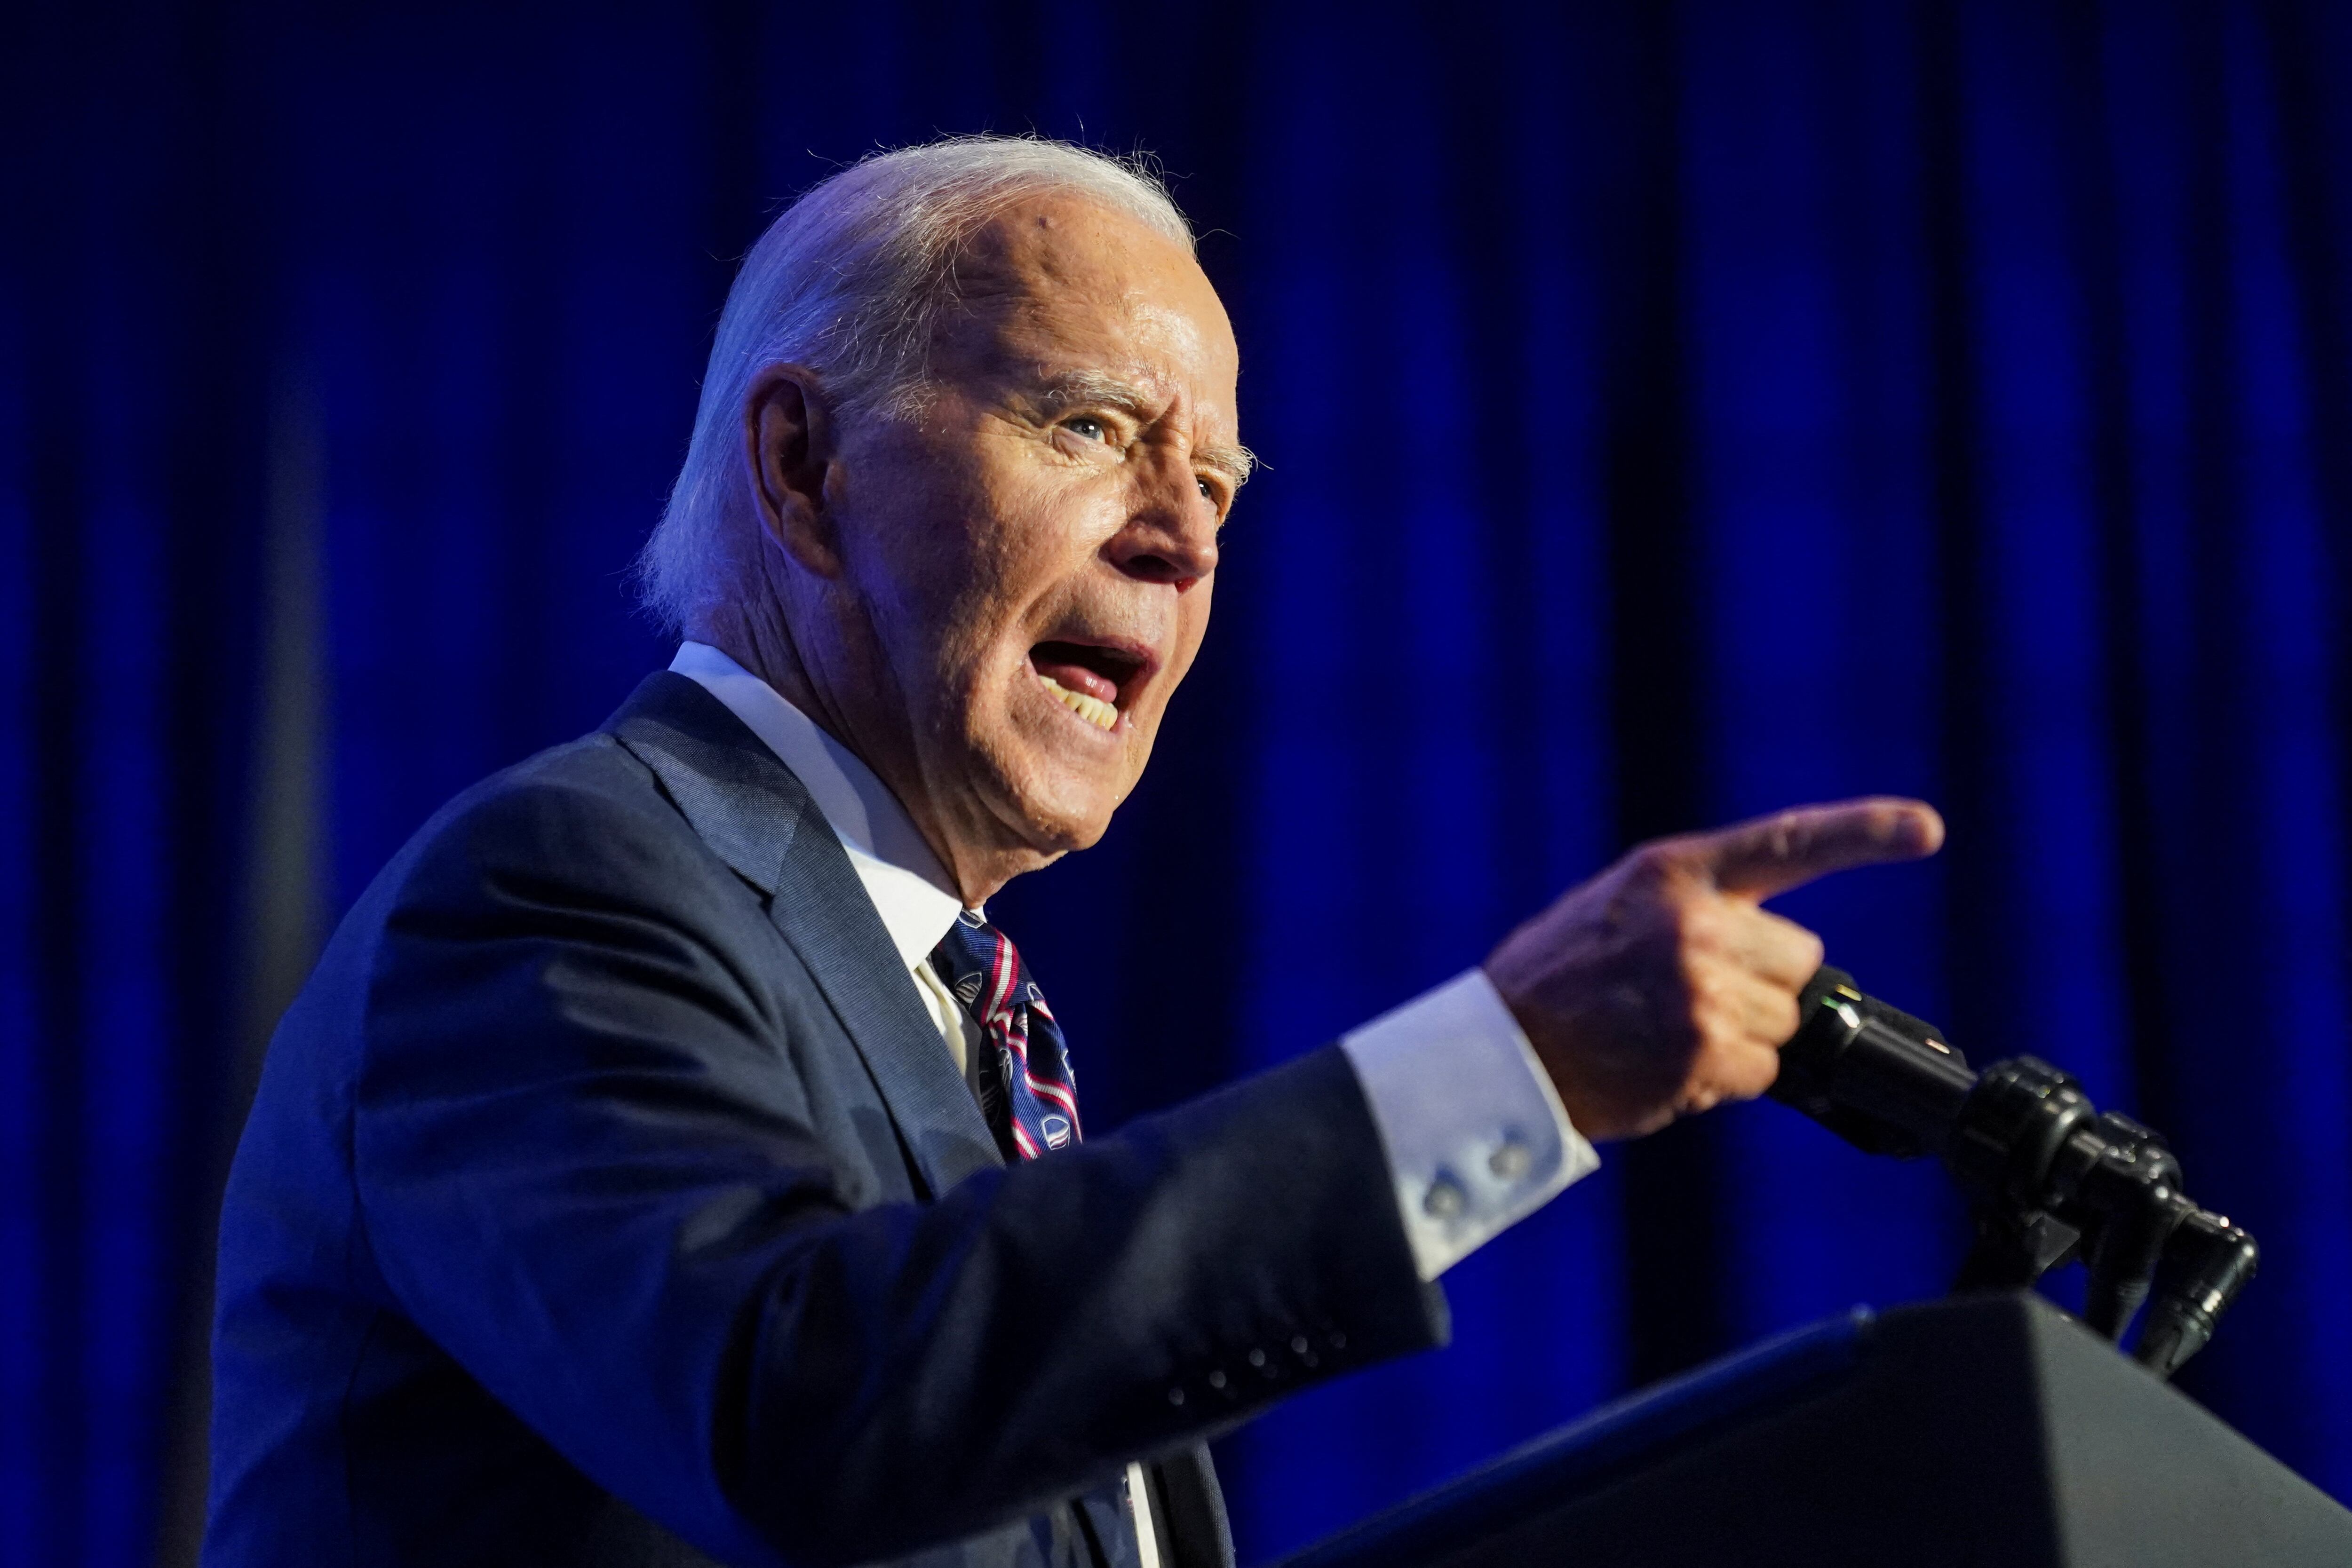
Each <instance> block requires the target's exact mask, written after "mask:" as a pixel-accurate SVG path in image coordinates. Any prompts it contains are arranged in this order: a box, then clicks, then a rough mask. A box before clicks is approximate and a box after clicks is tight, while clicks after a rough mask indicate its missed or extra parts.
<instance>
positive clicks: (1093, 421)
mask: <svg viewBox="0 0 2352 1568" xmlns="http://www.w3.org/2000/svg"><path fill="white" fill-rule="evenodd" d="M1062 428H1063V429H1065V430H1066V431H1068V432H1069V433H1070V434H1073V435H1075V436H1076V437H1077V438H1078V439H1079V440H1081V441H1108V440H1109V439H1110V428H1109V426H1108V425H1106V424H1104V423H1103V422H1102V421H1101V420H1099V419H1097V418H1096V417H1095V416H1094V415H1092V414H1090V413H1082V414H1080V415H1078V416H1077V417H1076V419H1067V420H1064V421H1063V422H1062Z"/></svg>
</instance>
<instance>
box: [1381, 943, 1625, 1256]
mask: <svg viewBox="0 0 2352 1568" xmlns="http://www.w3.org/2000/svg"><path fill="white" fill-rule="evenodd" d="M1339 1047H1340V1049H1341V1050H1343V1051H1346V1052H1347V1053H1348V1060H1349V1062H1350V1063H1352V1064H1353V1065H1354V1067H1355V1069H1356V1077H1357V1079H1358V1080H1359V1081H1360V1082H1361V1083H1362V1085H1363V1089H1364V1099H1365V1101H1366V1102H1367V1103H1369V1104H1370V1106H1371V1111H1372V1122H1373V1124H1374V1125H1375V1126H1377V1127H1378V1128H1379V1129H1380V1133H1381V1145H1382V1146H1383V1147H1385V1148H1386V1149H1387V1151H1388V1156H1389V1172H1390V1176H1391V1181H1392V1183H1393V1186H1394V1188H1395V1191H1396V1197H1397V1208H1398V1211H1399V1212H1400V1213H1401V1214H1402V1216H1403V1218H1404V1233H1405V1237H1406V1239H1408V1240H1409V1241H1411V1242H1412V1257H1413V1261H1414V1263H1415V1264H1416V1265H1417V1266H1418V1267H1419V1268H1420V1270H1421V1277H1422V1278H1423V1280H1425V1281H1426V1280H1434V1279H1436V1278H1437V1277H1438V1276H1439V1275H1440V1274H1443V1273H1444V1272H1445V1270H1448V1269H1451V1268H1452V1267H1454V1264H1456V1263H1459V1262H1460V1261H1462V1260H1463V1259H1465V1258H1467V1257H1468V1256H1469V1255H1470V1254H1471V1253H1473V1252H1475V1251H1476V1250H1477V1249H1479V1248H1480V1247H1483V1246H1484V1245H1486V1242H1487V1241H1488V1240H1490V1239H1493V1238H1494V1237H1495V1236H1496V1235H1499V1234H1500V1233H1501V1232H1502V1231H1504V1230H1506V1229H1507V1228H1509V1227H1511V1226H1514V1225H1516V1224H1517V1223H1518V1222H1519V1221H1520V1220H1522V1219H1525V1218H1527V1217H1528V1215H1530V1214H1533V1213H1534V1212H1535V1211H1536V1210H1537V1209H1538V1208H1541V1207H1543V1206H1544V1205H1545V1204H1547V1203H1549V1202H1550V1201H1551V1200H1552V1199H1553V1198H1554V1197H1558V1196H1559V1193H1560V1191H1561V1189H1562V1188H1564V1187H1566V1186H1568V1185H1569V1184H1570V1183H1571V1182H1574V1181H1577V1180H1579V1179H1580V1178H1581V1177H1584V1176H1590V1175H1591V1174H1592V1173H1593V1172H1594V1171H1595V1170H1598V1169H1599V1168H1600V1166H1601V1156H1600V1155H1597V1154H1595V1153H1594V1152H1593V1148H1592V1145H1591V1143H1589V1142H1588V1141H1587V1140H1586V1139H1585V1137H1584V1135H1583V1134H1580V1133H1579V1132H1578V1131H1577V1130H1576V1129H1575V1127H1573V1126H1572V1125H1570V1123H1569V1120H1568V1112H1567V1111H1566V1110H1564V1109H1563V1108H1562V1107H1561V1105H1560V1103H1559V1094H1558V1093H1557V1092H1554V1090H1553V1089H1552V1086H1551V1079H1550V1077H1549V1074H1547V1073H1546V1072H1545V1071H1544V1070H1543V1065H1542V1063H1540V1062H1538V1061H1537V1060H1536V1052H1535V1047H1533V1046H1532V1045H1529V1044H1528V1037H1527V1035H1526V1033H1525V1032H1524V1031H1522V1030H1520V1028H1519V1023H1518V1020H1517V1019H1515V1018H1513V1017H1512V1016H1511V1009H1509V1008H1507V1007H1506V1006H1504V1005H1503V998H1502V997H1501V996H1500V995H1499V994H1497V993H1496V989H1495V985H1494V982H1493V981H1491V980H1489V979H1487V978H1486V971H1485V970H1484V969H1471V970H1468V971H1466V972H1465V973H1463V974H1461V975H1458V976H1456V977H1454V978H1453V979H1451V980H1448V981H1447V982H1446V983H1445V984H1444V985H1442V986H1440V987H1438V988H1436V989H1435V990H1433V991H1427V992H1424V993H1423V995H1421V996H1419V997H1417V998H1414V999H1413V1000H1412V1001H1410V1002H1407V1003H1406V1004H1405V1005H1404V1006H1402V1007H1401V1008H1399V1009H1396V1010H1395V1011H1394V1012H1390V1013H1384V1014H1382V1015H1381V1017H1379V1018H1377V1019H1373V1020H1372V1021H1371V1022H1370V1023H1368V1024H1366V1025H1364V1026H1363V1028H1361V1029H1360V1030H1356V1031H1355V1032H1354V1033H1352V1034H1350V1035H1348V1036H1347V1037H1346V1038H1344V1039H1342V1040H1340V1041H1339Z"/></svg>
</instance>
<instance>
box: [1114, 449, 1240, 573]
mask: <svg viewBox="0 0 2352 1568" xmlns="http://www.w3.org/2000/svg"><path fill="white" fill-rule="evenodd" d="M1160 466H1161V468H1162V471H1160V472H1155V473H1154V474H1152V475H1151V476H1150V479H1149V480H1148V481H1147V482H1146V484H1145V485H1144V486H1142V487H1141V493H1140V494H1139V495H1138V496H1137V497H1136V500H1135V510H1134V512H1133V513H1132V514H1131V515H1130V516H1129V518H1128V520H1127V526H1126V527H1125V528H1121V529H1119V531H1118V537H1116V538H1113V539H1112V540H1111V542H1110V559H1111V564H1113V565H1114V566H1116V567H1118V569H1119V570H1121V571H1123V572H1125V573H1127V574H1128V575H1129V577H1134V578H1139V579H1141V580H1144V581H1146V582H1165V583H1169V584H1171V585H1172V586H1173V587H1174V588H1175V589H1176V591H1178V592H1179V593H1181V592H1182V591H1185V590H1186V589H1188V588H1190V587H1192V585H1193V584H1194V583H1196V582H1198V581H1200V580H1202V578H1204V577H1206V576H1208V575H1209V574H1210V573H1211V572H1213V571H1214V570H1217V505H1216V503H1215V502H1214V501H1212V500H1210V499H1209V498H1208V497H1206V496H1203V495H1202V493H1201V482H1200V480H1199V478H1198V477H1197V476H1194V475H1193V474H1192V470H1191V466H1190V465H1178V464H1168V465H1160ZM1170 470H1172V471H1170Z"/></svg>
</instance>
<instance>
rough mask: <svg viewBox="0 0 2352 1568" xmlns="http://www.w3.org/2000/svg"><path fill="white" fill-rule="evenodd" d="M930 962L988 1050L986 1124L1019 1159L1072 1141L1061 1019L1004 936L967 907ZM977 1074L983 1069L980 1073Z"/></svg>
mask: <svg viewBox="0 0 2352 1568" xmlns="http://www.w3.org/2000/svg"><path fill="white" fill-rule="evenodd" d="M931 968H932V970H933V971H934V972H935V973H937V974H938V976H939V977H940V979H942V980H944V981H945V982H946V983H947V987H948V988H949V989H950V990H951V991H953V992H954V993H955V995H956V999H957V1000H959V1001H961V1002H962V1003H963V1005H964V1006H965V1007H967V1008H970V1009H971V1016H972V1018H973V1019H974V1020H975V1021H976V1022H977V1023H978V1024H979V1025H980V1029H981V1032H982V1034H983V1035H984V1036H986V1037H987V1040H988V1043H989V1045H990V1047H991V1048H992V1050H993V1051H994V1052H995V1057H996V1060H995V1063H994V1066H995V1069H996V1072H995V1082H994V1083H992V1084H989V1085H987V1087H991V1088H998V1089H1001V1091H1002V1097H1001V1098H1000V1097H999V1096H998V1095H995V1094H987V1093H983V1095H982V1102H981V1103H982V1106H983V1108H985V1109H986V1110H987V1111H988V1112H989V1113H990V1115H989V1121H990V1124H991V1127H992V1131H993V1132H995V1134H996V1135H997V1138H998V1140H999V1141H1000V1142H1009V1143H1010V1144H1011V1145H1012V1149H1011V1151H1009V1152H1011V1153H1014V1154H1018V1155H1020V1157H1021V1158H1023V1159H1024V1160H1034V1159H1035V1158H1036V1157H1037V1156H1038V1155H1043V1154H1047V1153H1050V1152H1051V1151H1053V1150H1055V1149H1058V1148H1061V1147H1063V1146H1064V1145H1068V1144H1075V1143H1076V1142H1077V1141H1078V1138H1079V1131H1078V1093H1077V1086H1076V1082H1074V1081H1073V1080H1072V1078H1071V1076H1070V1053H1069V1050H1068V1047H1067V1046H1066V1045H1065V1044H1064V1043H1063V1040H1062V1026H1061V1025H1060V1024H1058V1023H1056V1022H1055V1021H1054V1012H1053V1009H1051V1008H1048V1007H1047V1006H1046V1005H1045V993H1044V992H1042V991H1040V990H1039V989H1038V988H1037V983H1036V982H1035V981H1034V980H1032V979H1031V978H1030V977H1029V976H1028V972H1027V970H1026V969H1025V968H1024V967H1023V965H1022V962H1021V954H1020V952H1019V950H1018V949H1016V948H1015V947H1014V946H1013V941H1012V938H1010V937H1008V936H1005V935H1004V933H1003V932H1002V931H999V930H998V929H997V928H996V927H995V926H993V925H990V924H989V923H988V922H987V921H985V920H983V919H982V918H981V917H980V916H979V915H975V914H973V913H972V912H971V910H969V909H967V910H965V911H963V912H962V913H961V914H960V915H957V916H956V923H955V925H952V926H950V927H949V929H948V934H947V936H944V937H942V938H941V939H940V945H939V946H937V947H935V948H933V949H932V950H931ZM983 1075H984V1074H983Z"/></svg>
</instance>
